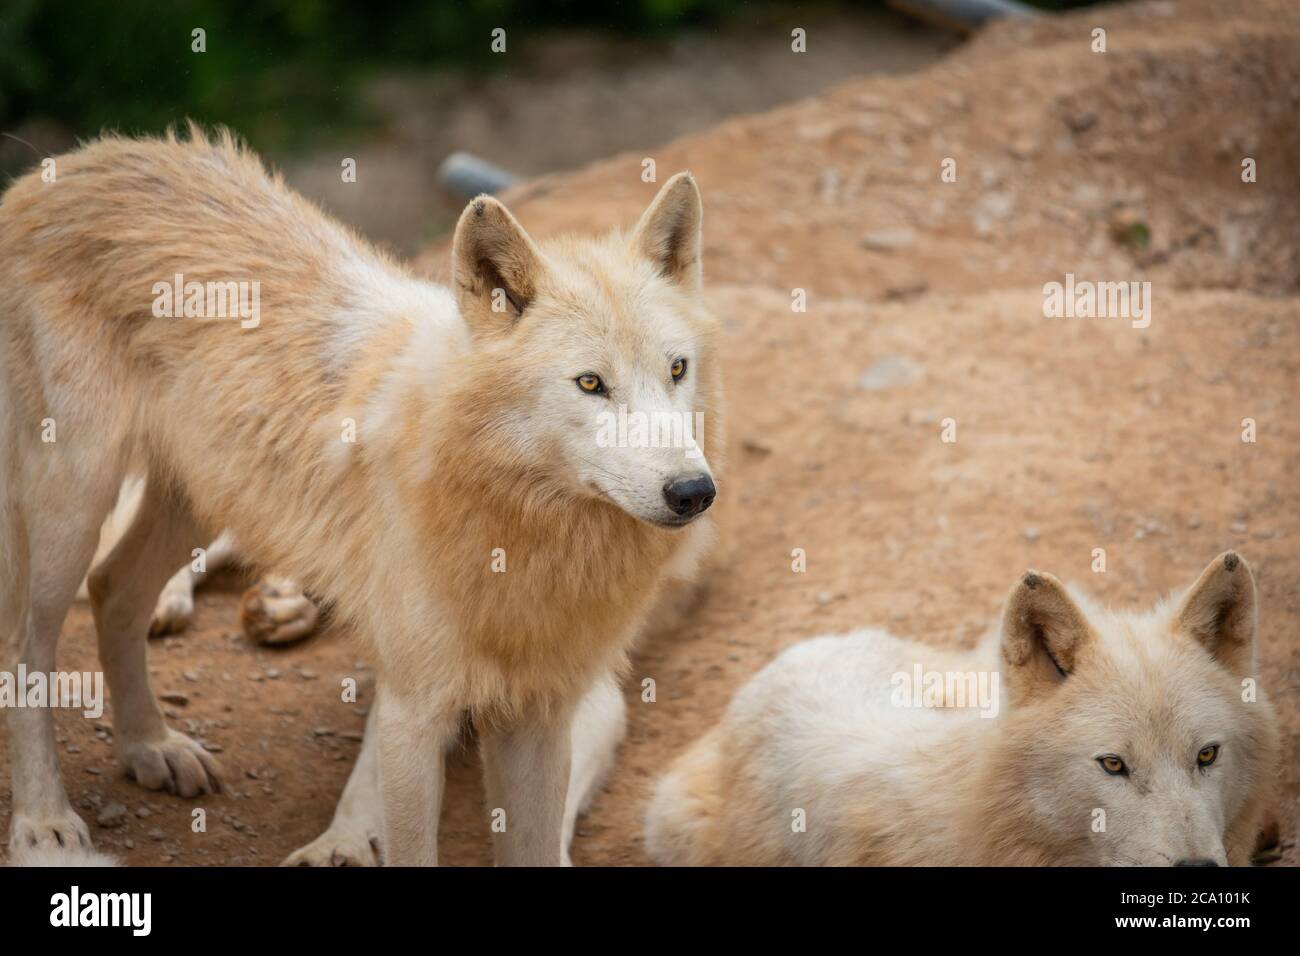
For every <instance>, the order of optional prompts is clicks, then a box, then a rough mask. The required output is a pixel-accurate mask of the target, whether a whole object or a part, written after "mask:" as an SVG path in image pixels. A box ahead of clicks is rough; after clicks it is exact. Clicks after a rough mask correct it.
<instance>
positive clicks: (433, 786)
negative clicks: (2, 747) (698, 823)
mask: <svg viewBox="0 0 1300 956" xmlns="http://www.w3.org/2000/svg"><path fill="white" fill-rule="evenodd" d="M52 168H53V169H54V170H55V171H56V175H55V177H54V178H53V180H52V181H45V180H44V179H43V178H42V177H41V176H40V175H37V174H31V175H28V176H25V177H23V178H22V179H19V180H18V181H17V182H15V183H14V184H13V185H12V186H11V187H10V188H9V190H8V192H7V193H6V194H5V196H4V199H3V202H2V203H0V309H2V310H3V315H2V316H0V476H2V478H0V482H2V483H0V495H2V496H3V500H0V667H3V668H8V669H11V670H12V669H13V668H14V667H16V666H17V665H18V664H20V663H22V664H25V665H26V667H27V669H28V670H29V671H30V670H50V669H52V668H53V666H54V656H55V645H56V642H57V640H58V635H59V629H60V626H61V624H62V622H63V618H64V616H65V614H66V612H67V609H68V606H69V604H70V603H71V601H72V600H73V597H74V595H75V594H76V591H77V586H78V583H79V582H80V580H81V578H82V576H83V575H84V574H85V572H86V569H87V567H88V566H89V564H90V563H91V559H92V555H93V554H94V552H95V546H96V541H97V539H98V536H99V531H100V525H101V523H102V522H103V520H104V517H105V515H106V514H107V513H108V512H109V510H110V508H112V506H113V504H114V502H115V500H116V499H117V497H118V491H119V487H120V486H121V484H122V482H123V479H124V478H125V477H126V476H128V475H129V474H132V473H141V474H143V475H144V477H145V486H144V490H143V494H142V499H141V501H140V504H139V507H138V509H137V511H136V515H135V518H134V520H133V522H132V524H131V527H130V528H129V529H128V530H127V531H126V533H125V534H124V535H123V537H122V538H121V540H120V541H119V542H118V543H117V545H116V546H115V547H114V548H113V550H112V552H111V553H110V554H109V555H108V557H107V558H106V559H105V560H104V561H103V562H102V563H101V564H99V565H98V566H97V567H95V568H93V569H91V573H90V577H89V591H90V597H91V602H92V605H93V611H94V617H95V624H96V628H97V631H98V635H99V651H100V658H101V660H102V662H103V666H104V670H105V671H106V674H107V678H108V684H109V689H110V694H111V699H112V703H113V720H114V745H115V749H116V754H117V758H118V760H119V762H120V763H121V765H122V766H123V767H124V768H125V769H126V771H127V772H128V773H129V774H130V775H131V776H132V777H134V778H135V779H136V780H137V781H138V782H139V783H140V784H142V785H143V786H145V787H148V788H151V789H168V790H172V791H175V792H178V793H180V794H181V795H184V796H192V795H195V794H198V793H201V792H205V791H210V790H213V789H215V788H216V787H217V785H218V769H217V766H216V764H215V762H214V761H213V759H212V757H211V756H210V755H209V754H208V753H207V752H205V751H204V750H203V749H202V748H201V747H200V746H199V745H198V744H196V743H195V742H194V741H192V740H190V739H189V738H188V737H186V736H184V735H182V734H180V733H178V732H176V731H174V730H171V729H170V728H168V727H167V725H166V723H165V722H164V719H163V715H162V711H161V710H160V708H159V706H158V703H157V701H156V699H155V698H154V695H153V692H152V690H151V689H150V687H149V681H148V670H147V666H146V660H145V656H146V648H145V645H146V634H147V631H148V628H149V619H150V615H151V613H152V611H153V606H154V600H155V599H156V598H157V596H158V593H159V591H160V590H161V588H162V586H163V584H164V582H165V581H166V580H167V579H168V578H169V577H170V576H171V575H172V573H173V572H174V571H175V569H176V568H177V567H179V566H181V565H182V564H183V563H184V562H185V561H187V560H188V559H189V556H190V553H191V550H192V549H193V548H195V547H203V546H206V545H207V544H208V542H210V541H211V540H212V539H213V537H214V536H215V533H216V531H218V530H221V529H228V530H229V531H230V532H232V533H233V535H234V536H235V538H236V539H237V540H238V542H239V546H240V550H241V553H242V554H243V555H244V556H245V557H247V558H248V559H249V560H250V562H252V563H253V564H255V565H257V566H259V567H263V568H268V569H274V570H275V571H277V572H278V573H282V574H286V575H290V576H292V577H293V578H294V579H295V580H296V581H298V582H300V583H301V584H302V585H303V586H304V587H305V588H308V589H309V590H310V591H311V592H312V593H314V594H318V595H320V596H321V597H322V598H325V599H328V600H331V601H332V602H333V604H334V608H335V613H336V614H337V615H338V617H339V619H340V620H341V621H342V622H343V623H345V624H347V625H350V626H351V627H352V628H353V629H355V630H356V631H357V632H359V633H360V634H361V635H362V636H363V638H364V639H365V640H367V641H368V642H369V644H370V646H371V647H372V648H373V651H374V653H375V656H376V658H377V660H378V663H379V693H378V698H377V702H376V705H375V707H374V709H373V710H372V715H371V721H370V724H371V726H370V728H369V730H370V731H377V733H368V734H367V736H368V742H367V746H366V747H365V748H363V753H362V756H361V759H360V760H359V761H358V766H357V770H356V771H355V772H354V776H353V779H352V780H351V781H349V785H348V791H347V792H346V793H345V796H344V800H343V802H342V803H341V805H340V811H339V812H340V815H341V816H342V817H343V818H344V821H343V822H344V823H347V824H348V825H347V826H341V825H340V819H339V817H336V819H335V827H334V828H332V832H334V830H337V831H338V832H339V833H342V834H345V835H352V836H355V835H357V834H363V833H364V830H365V827H366V826H367V825H370V824H375V823H377V818H378V817H380V816H382V824H381V825H382V828H383V840H384V844H385V846H384V851H385V853H386V856H387V859H388V860H389V861H390V862H392V863H396V864H431V863H435V862H436V860H437V826H438V813H439V806H440V803H441V794H442V786H443V749H444V746H445V745H446V743H447V742H448V740H449V739H450V738H451V737H452V735H453V734H454V733H455V732H456V729H457V728H458V726H459V725H460V722H461V719H462V715H463V714H464V713H465V712H466V711H468V712H469V713H470V714H471V715H472V716H473V718H474V720H475V723H476V725H477V726H478V727H479V730H480V734H481V746H482V751H483V756H484V764H485V776H486V784H487V792H488V804H487V805H488V807H489V808H492V809H500V810H503V811H504V813H505V821H506V826H505V830H504V832H503V833H500V834H499V835H496V836H495V841H496V847H495V848H496V853H497V859H498V861H499V862H502V863H528V864H557V863H560V862H561V861H562V859H563V858H564V847H563V845H562V831H563V829H564V827H565V822H564V821H565V804H566V791H567V790H568V789H569V786H570V775H571V766H570V764H571V760H570V757H571V746H572V741H573V740H577V741H578V742H579V743H582V744H584V745H596V744H599V746H601V747H606V748H607V747H608V745H609V742H610V739H611V735H610V734H608V733H604V732H599V731H600V730H601V729H602V728H608V727H616V726H619V725H620V724H619V721H621V716H622V714H621V706H622V701H621V698H620V697H619V695H618V694H617V691H616V690H615V692H614V693H613V694H612V695H611V694H610V692H609V689H610V687H611V686H612V684H611V681H610V678H609V675H610V674H611V673H616V672H617V671H618V669H619V668H620V667H621V666H622V664H623V662H624V659H625V657H626V651H627V648H628V646H629V642H630V641H631V639H632V637H633V635H634V634H635V632H636V630H637V626H638V623H639V622H640V621H641V620H642V619H643V617H644V615H645V614H646V613H647V610H648V609H649V608H650V606H651V602H652V601H653V600H654V599H655V597H656V595H657V594H658V592H659V589H660V586H661V583H662V582H663V581H664V580H665V579H666V578H667V577H669V576H671V575H672V574H674V573H677V574H680V575H682V576H686V577H689V576H690V575H691V573H692V567H693V562H694V560H695V559H696V557H697V555H698V554H699V552H700V549H701V548H702V547H703V546H704V545H705V544H706V542H707V541H708V539H709V538H710V536H711V533H712V531H711V527H710V525H711V520H710V518H709V516H703V512H704V511H705V509H707V508H708V506H709V504H710V503H711V502H712V500H713V496H714V494H715V490H714V484H713V478H712V474H713V472H712V468H711V467H710V462H709V461H708V460H707V459H706V458H705V457H703V456H702V455H701V454H700V453H699V449H698V448H697V447H695V446H694V445H688V446H686V447H671V446H669V445H664V444H656V445H654V446H652V447H636V446H634V447H625V446H622V445H614V446H611V445H609V444H608V443H604V442H601V441H598V436H599V435H601V434H602V433H603V425H604V422H605V421H606V419H607V417H608V415H609V414H610V413H611V412H617V410H618V408H619V407H620V406H626V407H627V408H628V409H631V410H633V411H634V412H636V413H638V414H643V415H655V416H658V415H679V416H684V417H691V418H693V416H694V415H695V414H696V413H703V414H704V415H705V417H706V420H707V422H708V425H709V427H710V436H709V437H710V448H715V447H721V430H720V428H719V424H720V423H719V421H718V418H717V415H718V401H719V390H720V384H719V379H718V368H717V366H718V363H717V360H716V356H715V353H714V338H715V332H716V320H714V319H713V318H712V317H711V316H710V315H709V314H708V313H707V311H706V310H705V308H704V307H703V304H702V296H701V289H700V285H701V260H700V243H701V239H700V228H701V222H702V208H701V203H700V197H699V192H698V190H697V188H696V186H695V183H694V181H693V180H692V179H691V178H690V176H688V175H679V176H676V177H674V178H673V179H671V180H670V181H669V182H667V183H666V184H665V185H664V187H663V188H662V189H661V190H660V192H659V194H658V196H657V197H656V198H655V200H654V202H653V203H652V204H651V206H650V208H649V209H648V210H647V211H646V213H645V215H644V216H643V217H642V218H641V220H640V222H639V223H638V224H637V226H636V228H635V229H634V230H632V232H631V233H630V234H618V233H615V234H611V235H608V236H605V237H603V238H598V239H559V240H555V241H552V242H548V243H544V244H540V245H539V244H536V243H534V241H533V240H532V239H531V238H530V237H529V236H528V235H527V234H526V233H525V232H524V231H523V229H522V228H521V227H520V226H519V224H518V223H517V222H516V221H515V220H514V218H513V217H512V216H511V215H510V213H509V212H507V211H506V209H505V208H504V207H503V206H502V205H501V204H500V203H499V202H497V201H495V200H493V199H491V198H488V197H481V198H479V199H477V200H475V201H474V202H473V203H471V204H470V206H469V207H468V208H467V209H466V211H465V213H464V215H463V216H462V217H461V220H460V222H459V223H458V225H457V228H456V233H455V238H454V246H453V253H452V256H453V263H452V272H453V286H454V288H453V289H446V288H442V287H439V286H436V285H433V284H430V283H427V282H424V281H420V280H418V279H416V278H415V277H413V276H411V275H409V274H408V273H407V272H406V271H405V270H404V269H402V268H401V267H400V266H398V265H396V264H395V263H393V262H391V261H389V260H388V259H387V258H385V257H384V256H382V255H381V254H379V253H378V252H377V251H375V250H374V249H373V248H371V247H370V246H368V245H367V244H366V243H364V242H363V241H362V240H360V239H359V238H357V237H356V236H354V235H353V234H351V233H350V232H349V231H348V230H346V229H345V228H343V227H342V226H340V225H338V224H337V223H335V222H334V221H332V220H331V219H329V218H328V217H326V216H325V215H323V214H322V213H321V212H320V211H319V210H317V209H316V208H315V207H314V206H312V205H311V204H310V203H307V202H306V201H304V200H303V199H301V198H300V197H298V196H297V195H295V194H294V193H293V192H291V191H290V190H289V189H288V188H286V187H285V186H284V185H283V184H282V183H281V182H280V180H279V179H278V178H273V177H272V176H269V175H268V174H267V173H266V171H265V170H264V168H263V167H262V165H261V163H260V162H258V160H257V159H256V158H255V157H253V156H252V155H250V154H249V153H248V152H246V151H245V150H243V149H241V148H240V147H239V146H238V145H237V144H236V143H234V142H233V141H232V139H231V138H230V136H229V135H226V134H222V135H220V136H219V137H217V138H216V139H215V140H212V141H210V140H209V139H208V138H206V137H205V136H203V135H202V134H201V133H198V132H197V131H195V130H193V129H192V130H191V132H190V137H189V139H188V141H180V140H178V139H177V138H175V137H173V136H168V137H167V138H165V139H158V140H137V139H127V138H120V137H105V138H103V139H100V140H98V141H96V142H93V143H91V144H89V145H88V146H86V147H84V148H83V149H80V150H78V151H77V152H74V153H71V154H69V155H66V156H62V157H59V158H58V159H57V161H56V162H55V164H54V166H53V167H52ZM222 289H225V290H227V293H226V294H224V295H220V296H217V295H214V290H215V291H220V290H222ZM245 289H251V293H252V294H251V295H247V296H246V295H245V294H244V290H245ZM235 293H238V294H237V295H236V294H235ZM160 297H161V298H163V299H168V298H169V297H170V300H169V301H165V302H163V306H164V307H163V308H162V309H161V310H160V308H159V301H160ZM182 299H183V300H184V301H183V302H182V301H181V300H182ZM236 306H237V309H236ZM246 307H251V311H249V309H248V308H246ZM232 309H236V311H235V313H234V314H232ZM254 312H255V313H256V314H255V315H254V314H252V313H254ZM701 437H702V436H701ZM715 458H716V456H715ZM712 465H713V467H716V466H717V461H716V460H714V461H713V462H712ZM697 519H698V520H697ZM589 691H590V693H591V699H592V700H593V701H594V702H595V703H593V704H592V707H593V708H595V709H596V710H598V711H599V712H600V714H601V715H602V718H601V726H600V728H592V727H577V728H571V724H572V723H573V714H574V712H575V709H577V708H578V704H579V702H580V700H582V698H583V696H584V694H588V692H589ZM589 709H590V708H589ZM7 722H8V727H9V732H10V754H11V763H12V771H13V789H14V792H13V810H14V812H13V819H12V822H11V827H10V842H11V845H19V846H26V847H40V846H58V845H69V844H85V843H87V842H88V836H87V830H86V827H85V825H84V823H83V822H82V821H81V819H80V818H79V817H78V816H77V814H76V813H75V812H74V811H73V809H72V807H71V806H70V805H69V802H68V799H67V796H66V794H65V792H64V789H63V786H62V784H61V782H60V780H59V773H58V762H57V759H56V755H55V740H54V725H53V720H52V715H51V713H50V712H49V710H48V709H44V708H42V709H15V710H12V711H10V712H9V713H8V721H7ZM376 736H377V737H378V741H377V742H376V741H375V739H374V738H375V737H376ZM579 756H580V757H583V759H584V760H586V759H587V758H586V755H583V754H580V755H579ZM572 776H573V784H574V785H575V786H578V785H581V784H582V783H583V781H586V782H587V783H590V780H591V777H592V774H591V773H590V772H589V764H588V763H585V762H580V763H579V764H578V765H576V766H575V767H574V768H572ZM380 780H382V800H383V807H382V814H380V813H379V812H378V808H377V807H375V806H374V802H375V792H376V789H377V787H378V786H379V782H380ZM578 796H581V794H573V795H571V797H570V799H569V801H568V802H569V803H570V806H572V804H573V802H574V800H575V799H576V798H577V797H578ZM570 815H571V814H570ZM327 836H329V835H328V834H327ZM323 849H324V850H328V849H329V848H328V847H324V848H323ZM325 856H326V858H328V853H326V854H325Z"/></svg>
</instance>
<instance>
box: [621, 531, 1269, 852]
mask: <svg viewBox="0 0 1300 956" xmlns="http://www.w3.org/2000/svg"><path fill="white" fill-rule="evenodd" d="M1225 561H1226V562H1227V564H1228V565H1229V566H1230V567H1229V568H1227V569H1225V566H1224V562H1225ZM1026 580H1027V581H1029V580H1037V581H1038V583H1037V584H1036V585H1034V586H1033V587H1031V588H1026V586H1025V585H1023V584H1022V585H1020V586H1018V588H1017V589H1016V590H1015V591H1013V593H1012V597H1011V598H1010V599H1009V603H1008V611H1007V614H1006V616H1005V619H1004V624H1003V627H1002V629H1001V631H1000V632H999V631H998V630H994V631H993V632H992V633H991V634H990V637H989V639H988V640H986V641H984V642H983V643H982V644H981V645H980V647H979V648H978V649H977V650H975V651H971V652H949V651H942V650H937V649H935V648H933V647H929V646H926V645H924V644H920V643H916V642H912V641H904V640H900V639H898V638H896V637H893V636H891V635H889V634H887V633H885V632H884V631H879V630H861V631H854V632H853V633H850V634H846V635H842V636H833V637H818V638H814V639H812V640H808V641H804V642H803V643H800V644H796V645H794V646H793V647H791V648H789V649H788V650H786V651H784V652H783V653H782V654H780V655H779V656H778V657H777V658H776V659H775V660H773V661H772V662H771V663H770V664H768V665H767V666H766V667H765V668H763V670H761V671H760V672H759V673H758V674H757V675H755V677H754V678H753V679H752V680H751V681H750V682H749V683H748V684H747V685H745V687H744V688H742V689H741V691H740V692H739V693H738V694H737V695H736V697H735V698H734V699H733V700H732V702H731V704H730V705H729V707H728V708H727V711H726V713H725V715H724V717H723V719H722V721H721V722H720V723H719V724H718V725H717V726H716V727H715V728H713V729H712V730H711V731H709V732H708V733H707V734H706V735H705V736H704V737H703V738H702V739H700V740H699V741H698V742H696V743H695V744H694V745H693V746H692V747H690V748H689V749H688V750H687V751H686V752H685V753H684V754H683V755H681V757H679V758H678V759H677V760H676V761H675V762H674V764H673V766H672V767H671V768H670V770H669V772H668V773H667V775H666V776H665V777H664V778H663V779H662V780H661V781H660V783H659V784H658V787H657V789H656V791H655V794H654V797H653V800H652V802H651V804H650V807H649V813H648V820H647V830H646V843H647V848H648V850H649V852H650V855H651V856H652V857H653V858H654V859H655V860H656V861H658V862H660V863H664V864H674V865H702V864H703V865H709V864H733V865H774V864H797V865H826V864H849V865H923V866H925V865H929V866H935V865H1055V864H1090V865H1098V864H1103V865H1114V864H1118V865H1124V864H1137V865H1167V864H1170V863H1173V862H1175V861H1178V860H1187V859H1197V860H1212V861H1214V862H1216V863H1218V864H1220V865H1223V864H1226V863H1231V864H1233V865H1242V864H1245V863H1247V862H1248V861H1249V859H1250V854H1251V852H1252V850H1253V845H1254V840H1255V835H1256V831H1257V823H1258V819H1259V816H1260V814H1261V812H1262V810H1263V809H1264V808H1265V807H1266V804H1267V801H1268V798H1269V795H1270V788H1271V781H1272V777H1273V772H1274V767H1275V762H1276V759H1277V754H1278V741H1277V735H1276V729H1275V727H1274V725H1273V718H1272V711H1271V710H1270V708H1269V705H1268V704H1267V703H1266V702H1265V701H1264V699H1263V697H1262V694H1261V695H1260V696H1258V697H1257V698H1256V699H1254V700H1252V701H1249V702H1248V701H1245V700H1243V685H1242V683H1241V682H1242V681H1243V680H1245V679H1248V678H1253V677H1254V674H1255V671H1254V663H1253V646H1254V629H1255V623H1254V600H1255V598H1254V584H1253V581H1252V580H1251V578H1250V571H1249V568H1248V567H1247V566H1246V565H1245V562H1244V560H1242V559H1240V558H1239V557H1238V556H1236V555H1232V554H1231V553H1229V554H1227V555H1224V556H1221V557H1220V558H1218V559H1216V561H1215V563H1213V564H1211V566H1210V567H1209V568H1207V570H1206V572H1205V573H1204V574H1203V575H1202V578H1201V580H1200V581H1198V583H1197V585H1196V586H1194V587H1193V589H1192V590H1191V591H1189V592H1188V594H1187V595H1186V596H1184V597H1182V598H1181V599H1180V600H1177V601H1166V602H1161V603H1160V604H1158V605H1157V606H1156V608H1155V609H1154V610H1153V611H1150V612H1148V613H1119V612H1112V611H1108V610H1105V609H1103V608H1101V607H1098V606H1096V605H1095V604H1093V603H1092V602H1090V601H1088V600H1087V599H1086V598H1085V597H1084V596H1083V595H1081V594H1077V593H1076V594H1073V595H1072V596H1069V597H1067V596H1065V592H1064V591H1063V590H1060V589H1059V585H1058V584H1057V583H1056V582H1055V580H1054V579H1051V578H1050V576H1049V575H1037V574H1031V575H1030V576H1027V578H1026ZM1044 595H1046V600H1048V601H1050V602H1052V603H1051V604H1050V612H1049V613H1046V614H1041V615H1038V616H1035V615H1034V614H1033V613H1031V612H1030V611H1026V610H1025V609H1026V608H1027V607H1029V608H1031V609H1032V606H1033V602H1040V604H1041V602H1043V601H1044V600H1045V598H1044ZM1026 621H1029V622H1031V623H1032V627H1031V628H1029V631H1028V633H1030V634H1031V635H1041V633H1043V632H1046V633H1048V634H1050V633H1051V632H1052V630H1053V628H1057V627H1058V624H1059V622H1063V621H1068V622H1069V623H1068V626H1065V625H1060V631H1061V633H1062V634H1063V635H1064V636H1065V638H1064V639H1063V640H1062V641H1060V642H1059V643H1057V644H1055V645H1054V646H1053V653H1054V654H1055V656H1056V657H1057V660H1058V662H1061V663H1063V664H1064V666H1065V669H1066V670H1067V671H1068V676H1065V677H1064V678H1062V677H1061V676H1060V675H1059V673H1058V672H1057V669H1056V668H1055V667H1054V666H1053V665H1052V664H1051V662H1050V660H1048V659H1047V657H1046V656H1045V655H1044V654H1043V653H1042V649H1041V647H1039V646H1037V645H1034V646H1033V647H1032V649H1029V650H1026V651H1025V653H1024V654H1023V655H1022V654H1020V653H1019V652H1015V651H1013V650H1012V649H1011V648H1012V647H1013V645H1014V640H1013V639H1012V637H1009V635H1012V634H1013V632H1017V631H1018V629H1019V628H1020V625H1021V624H1023V623H1024V622H1026ZM1224 621H1227V622H1228V624H1226V625H1223V624H1222V623H1221V622H1224ZM1234 621H1235V622H1236V623H1235V624H1234V623H1233V622H1234ZM1219 630H1222V631H1224V632H1225V633H1224V634H1222V635H1221V634H1219V633H1217V631H1219ZM1226 632H1231V633H1226ZM1035 640H1038V638H1037V637H1036V638H1035ZM1207 650H1208V651H1210V653H1207ZM918 663H919V664H921V665H922V667H923V668H924V670H925V671H933V672H957V673H963V674H969V673H978V672H984V673H997V674H999V675H1000V676H1001V678H1002V680H1001V688H1000V689H1001V694H1000V699H999V708H998V711H997V715H996V716H995V717H993V718H986V717H981V716H980V713H979V710H978V709H976V708H973V707H966V708H955V707H952V706H940V707H925V708H916V709H914V708H907V707H901V706H896V705H895V698H894V691H895V683H894V680H893V678H894V675H896V674H904V675H911V674H912V673H913V669H914V667H915V665H917V664H918ZM946 703H948V704H949V705H951V701H946ZM1210 743H1218V744H1220V745H1221V752H1220V754H1219V756H1218V758H1217V761H1216V762H1215V763H1214V764H1213V765H1212V766H1211V767H1209V768H1208V769H1205V770H1204V771H1202V770H1201V769H1200V768H1199V767H1198V765H1197V754H1198V751H1199V749H1200V748H1202V747H1204V746H1206V745H1207V744H1210ZM1112 752H1113V753H1115V754H1118V755H1120V756H1121V757H1122V758H1123V760H1124V761H1125V763H1126V765H1127V767H1128V768H1129V770H1128V772H1127V775H1121V776H1112V775H1109V774H1107V773H1106V772H1105V771H1104V770H1103V769H1102V768H1101V767H1100V766H1099V764H1098V759H1099V757H1101V756H1103V755H1105V754H1108V753H1112ZM1099 810H1100V811H1104V817H1101V818H1099V817H1098V815H1097V811H1099ZM798 815H802V817H803V819H804V820H805V821H806V828H805V829H802V830H801V829H800V828H799V827H798V826H796V825H795V824H796V818H797V816H798ZM1099 819H1100V821H1101V822H1102V823H1104V829H1103V830H1101V831H1098V829H1097V823H1098V821H1099Z"/></svg>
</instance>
